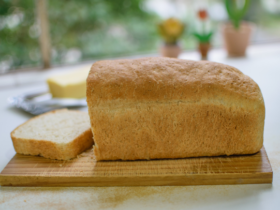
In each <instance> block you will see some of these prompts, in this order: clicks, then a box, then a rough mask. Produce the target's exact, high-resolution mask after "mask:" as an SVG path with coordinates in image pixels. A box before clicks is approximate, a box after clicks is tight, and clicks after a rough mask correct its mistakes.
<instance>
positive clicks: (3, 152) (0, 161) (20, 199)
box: [0, 44, 280, 210]
mask: <svg viewBox="0 0 280 210" xmlns="http://www.w3.org/2000/svg"><path fill="white" fill-rule="evenodd" d="M181 58H185V59H193V60H198V58H199V57H198V54H197V53H196V52H193V53H184V54H182V55H181ZM209 60H212V61H217V62H221V63H226V64H229V65H232V66H234V67H236V68H238V69H240V70H241V71H242V72H243V73H244V74H247V75H249V76H250V77H251V78H253V79H254V80H255V81H256V82H257V83H258V84H259V86H260V88H261V91H262V93H263V96H264V100H265V106H266V118H265V131H264V145H265V148H266V150H267V153H268V156H269V159H270V162H271V165H272V168H273V183H272V184H254V185H220V186H181V187H178V186H176V187H173V186H170V187H54V188H46V187H45V188H39V187H0V209H17V210H18V209H29V210H30V209H67V210H70V209H176V210H177V209H215V210H217V209H227V210H230V209H238V210H242V209H246V210H250V209H252V210H253V209H254V210H258V209H270V210H274V209H275V210H276V209H280V44H273V45H263V46H252V47H250V49H249V51H248V56H247V58H239V59H229V58H226V56H225V52H224V51H223V50H213V51H212V52H211V54H210V59H209ZM34 74H36V75H38V73H34ZM42 74H43V73H42ZM17 77H20V75H17ZM33 77H34V75H33ZM42 77H43V76H42ZM10 79H11V78H10ZM0 81H1V76H0ZM0 86H1V85H0ZM42 87H46V86H45V84H44V83H34V84H32V85H26V84H25V85H24V86H17V87H10V88H4V89H0V145H1V146H0V171H2V169H3V168H4V167H5V165H6V164H7V163H8V162H9V160H10V159H11V158H12V157H13V155H14V154H15V151H14V149H13V145H12V141H11V139H10V132H11V131H12V130H13V129H14V128H15V127H16V126H18V125H20V124H21V123H23V122H25V121H26V120H27V119H29V118H30V117H31V115H29V114H26V113H24V112H22V111H19V110H17V109H14V108H10V107H8V105H7V103H6V100H7V97H9V96H11V95H17V94H19V93H25V92H28V91H32V90H34V89H37V88H42Z"/></svg>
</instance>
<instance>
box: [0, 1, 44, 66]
mask: <svg viewBox="0 0 280 210" xmlns="http://www.w3.org/2000/svg"><path fill="white" fill-rule="evenodd" d="M34 6H35V5H34V1H33V0H24V1H12V0H2V1H0V62H1V61H3V60H4V61H8V62H10V63H11V67H10V68H12V69H13V68H18V67H19V66H26V65H38V64H39V63H40V48H39V44H38V40H37V39H36V38H35V39H34V38H31V37H30V35H29V29H30V27H31V26H32V25H33V24H34V23H35V16H34ZM16 22H18V24H16ZM31 54H34V55H36V56H35V58H34V59H30V55H31Z"/></svg>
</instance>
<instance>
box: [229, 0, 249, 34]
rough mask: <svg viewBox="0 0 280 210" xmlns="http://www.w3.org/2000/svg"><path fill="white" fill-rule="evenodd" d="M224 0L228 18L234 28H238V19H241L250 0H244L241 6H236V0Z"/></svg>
mask: <svg viewBox="0 0 280 210" xmlns="http://www.w3.org/2000/svg"><path fill="white" fill-rule="evenodd" d="M224 1H225V5H226V9H227V13H228V15H229V18H230V20H231V21H232V24H233V25H234V27H235V29H238V28H239V26H240V21H241V20H242V18H243V17H244V15H245V14H246V12H247V10H248V8H249V5H250V0H244V5H243V7H241V8H238V6H237V3H236V0H224Z"/></svg>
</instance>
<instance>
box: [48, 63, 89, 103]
mask: <svg viewBox="0 0 280 210" xmlns="http://www.w3.org/2000/svg"><path fill="white" fill-rule="evenodd" d="M89 70H90V66H88V67H85V68H83V69H79V70H76V71H73V72H69V73H65V74H60V75H56V76H52V77H49V78H48V79H47V83H48V86H49V91H50V93H51V94H52V96H53V97H55V98H85V97H86V79H87V76H88V73H89Z"/></svg>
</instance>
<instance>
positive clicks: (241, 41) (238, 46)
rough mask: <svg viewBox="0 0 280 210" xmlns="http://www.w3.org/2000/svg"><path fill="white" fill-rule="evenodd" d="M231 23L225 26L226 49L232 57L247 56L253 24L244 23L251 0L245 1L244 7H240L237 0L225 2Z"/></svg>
mask: <svg viewBox="0 0 280 210" xmlns="http://www.w3.org/2000/svg"><path fill="white" fill-rule="evenodd" d="M224 1H225V6H226V10H227V13H228V16H229V18H230V20H231V23H230V22H229V23H226V24H225V25H224V26H223V29H222V33H223V37H224V44H225V48H226V50H227V52H228V56H230V57H242V56H245V54H246V49H247V46H248V45H249V42H250V36H251V32H252V24H250V23H248V22H245V21H242V18H243V17H244V15H245V13H246V12H247V10H248V8H249V4H250V0H243V3H244V4H243V5H241V6H240V5H238V4H237V1H235V0H224Z"/></svg>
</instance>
